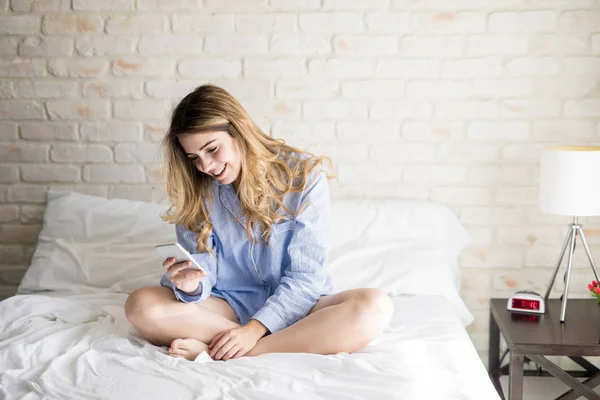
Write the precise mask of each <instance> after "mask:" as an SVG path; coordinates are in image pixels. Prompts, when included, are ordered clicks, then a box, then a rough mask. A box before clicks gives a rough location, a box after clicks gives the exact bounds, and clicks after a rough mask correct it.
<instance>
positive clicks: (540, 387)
mask: <svg viewBox="0 0 600 400" xmlns="http://www.w3.org/2000/svg"><path fill="white" fill-rule="evenodd" d="M524 380H525V381H524V383H523V400H549V399H555V398H557V397H558V396H560V395H561V394H563V393H564V392H566V391H567V390H569V389H570V387H568V386H567V385H565V384H564V383H562V382H561V381H560V380H558V379H556V378H553V377H545V376H543V377H537V376H526V377H525V378H524ZM500 384H501V385H502V389H503V390H504V394H505V396H506V395H507V393H508V376H501V377H500ZM595 390H596V392H597V393H600V386H599V387H596V389H595ZM579 399H585V397H579Z"/></svg>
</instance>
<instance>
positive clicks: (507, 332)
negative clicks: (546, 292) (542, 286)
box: [488, 299, 600, 400]
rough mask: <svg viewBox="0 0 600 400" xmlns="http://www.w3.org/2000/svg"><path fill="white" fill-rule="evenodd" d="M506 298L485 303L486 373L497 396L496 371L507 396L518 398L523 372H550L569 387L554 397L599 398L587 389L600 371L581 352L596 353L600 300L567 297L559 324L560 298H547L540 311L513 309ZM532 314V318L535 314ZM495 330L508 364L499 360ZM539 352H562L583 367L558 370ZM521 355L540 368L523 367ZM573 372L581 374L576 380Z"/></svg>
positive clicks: (598, 352) (599, 350)
mask: <svg viewBox="0 0 600 400" xmlns="http://www.w3.org/2000/svg"><path fill="white" fill-rule="evenodd" d="M506 302H507V299H492V300H491V302H490V349H489V351H490V353H489V368H488V370H489V373H490V378H491V379H492V382H493V383H494V386H495V387H496V390H497V391H498V393H499V394H500V396H501V397H502V398H504V394H503V393H502V388H501V387H500V380H499V378H500V376H501V375H509V384H508V392H509V397H508V398H509V400H521V399H522V397H523V375H525V376H532V375H533V376H549V375H553V376H555V377H556V378H558V379H560V380H561V381H562V382H564V383H565V384H567V385H569V386H570V387H572V388H573V389H572V390H569V391H568V392H566V393H565V394H563V395H562V396H560V397H559V399H565V400H566V399H577V398H579V396H584V397H585V398H587V399H596V400H600V395H598V394H597V393H595V392H594V391H593V388H594V387H596V386H597V385H599V384H600V370H599V369H598V368H596V367H595V366H594V365H593V364H591V363H590V362H589V361H587V360H586V359H585V358H583V357H584V356H600V305H598V304H596V301H594V300H593V299H569V301H568V303H567V315H566V318H565V323H564V324H561V323H560V300H558V299H550V300H548V302H547V303H546V313H545V314H541V315H536V314H516V313H512V312H510V311H508V310H507V309H506ZM536 316H537V319H536ZM500 333H502V336H503V337H504V340H505V341H506V344H507V346H508V350H509V352H510V363H509V365H508V366H504V367H502V366H501V365H500ZM544 356H567V357H569V358H570V359H572V360H573V361H574V362H576V363H577V364H579V365H580V366H582V367H583V368H584V369H585V371H563V370H562V369H560V368H559V367H558V366H557V365H556V364H554V363H553V362H551V361H549V360H548V359H547V358H546V357H544ZM524 360H531V361H533V362H535V363H536V364H537V365H538V366H540V367H541V368H543V369H544V371H523V362H524ZM575 377H586V378H588V379H586V380H585V381H584V382H579V381H578V380H577V379H575Z"/></svg>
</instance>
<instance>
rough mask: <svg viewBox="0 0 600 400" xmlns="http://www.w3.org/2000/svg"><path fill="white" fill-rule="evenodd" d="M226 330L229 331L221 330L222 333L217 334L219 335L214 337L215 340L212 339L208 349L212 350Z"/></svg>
mask: <svg viewBox="0 0 600 400" xmlns="http://www.w3.org/2000/svg"><path fill="white" fill-rule="evenodd" d="M225 332H227V331H224V332H221V333H219V334H217V335H216V336H215V337H214V338H213V340H211V341H210V344H209V345H208V349H209V350H212V348H213V346H214V345H215V343H217V342H218V341H219V339H221V337H222V336H223V335H224V334H225Z"/></svg>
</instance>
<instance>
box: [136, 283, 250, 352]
mask: <svg viewBox="0 0 600 400" xmlns="http://www.w3.org/2000/svg"><path fill="white" fill-rule="evenodd" d="M125 314H126V316H127V319H128V320H129V322H131V323H132V324H133V325H134V326H135V327H136V329H137V330H138V332H140V334H141V335H142V336H143V337H144V338H146V339H147V340H148V341H150V342H151V343H153V344H155V345H157V346H170V347H171V349H172V350H173V353H172V354H173V355H174V356H185V357H186V358H188V359H189V358H191V359H193V358H195V356H196V355H198V354H199V353H200V352H201V351H203V350H205V349H206V346H207V344H208V343H210V341H211V340H212V339H213V338H214V337H215V336H216V335H217V334H218V333H220V332H222V331H225V330H229V329H233V328H237V327H239V326H240V324H239V322H238V319H237V317H236V316H235V313H234V312H233V309H232V308H231V306H230V305H229V304H228V303H227V302H226V301H225V300H223V299H220V298H218V297H214V296H210V297H209V298H208V299H206V300H205V301H203V302H202V303H195V304H187V303H183V302H181V301H179V300H177V299H176V298H175V295H174V294H173V290H172V289H170V288H167V287H162V286H160V287H144V288H141V289H138V290H136V291H134V292H133V293H131V294H130V295H129V297H128V298H127V301H126V303H125ZM191 353H195V355H193V357H192V354H191Z"/></svg>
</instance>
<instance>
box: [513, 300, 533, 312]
mask: <svg viewBox="0 0 600 400" xmlns="http://www.w3.org/2000/svg"><path fill="white" fill-rule="evenodd" d="M512 307H513V308H519V309H521V310H539V309H540V302H539V300H525V299H512Z"/></svg>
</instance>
